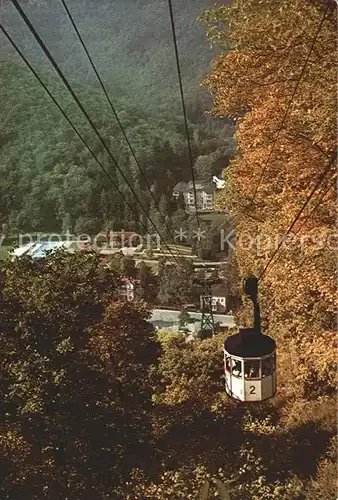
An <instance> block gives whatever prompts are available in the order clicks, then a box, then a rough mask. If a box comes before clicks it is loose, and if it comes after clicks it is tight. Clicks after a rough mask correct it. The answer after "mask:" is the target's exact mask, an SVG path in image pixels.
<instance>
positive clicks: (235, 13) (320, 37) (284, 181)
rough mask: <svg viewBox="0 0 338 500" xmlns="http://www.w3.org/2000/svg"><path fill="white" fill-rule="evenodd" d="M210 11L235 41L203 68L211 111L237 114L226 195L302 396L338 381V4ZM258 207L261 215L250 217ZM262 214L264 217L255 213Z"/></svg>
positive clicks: (288, 386) (249, 3) (286, 367)
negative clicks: (337, 253)
mask: <svg viewBox="0 0 338 500" xmlns="http://www.w3.org/2000/svg"><path fill="white" fill-rule="evenodd" d="M202 20H203V21H204V22H205V23H206V24H207V26H208V34H209V37H210V39H211V41H212V42H213V43H215V44H219V45H221V47H222V48H224V49H226V52H223V53H222V54H221V55H219V56H218V57H217V58H216V60H215V61H214V64H213V69H212V71H211V72H210V74H208V75H207V76H206V77H205V78H204V82H203V83H204V85H205V86H206V87H207V88H208V89H209V90H210V92H211V94H212V97H213V108H212V114H213V115H215V116H231V117H233V118H234V120H235V121H236V123H237V132H236V139H237V144H238V155H237V156H236V157H235V158H234V160H233V161H232V162H231V164H230V167H229V168H228V169H227V170H226V171H225V172H224V176H225V178H226V179H227V188H226V189H225V191H224V193H223V194H222V195H221V196H220V197H219V200H218V203H219V206H220V207H222V208H224V207H227V208H230V209H231V210H232V213H233V214H234V215H237V216H238V219H237V220H238V225H237V261H238V265H239V270H240V274H241V275H242V276H245V275H247V274H248V273H254V274H256V275H257V276H260V275H261V273H262V272H263V271H264V270H265V267H266V265H267V264H268V263H269V260H270V258H271V257H272V256H273V254H274V251H275V250H276V248H277V247H278V245H279V244H280V243H281V242H282V241H283V236H284V235H285V233H286V232H287V230H288V228H289V227H290V224H291V223H292V222H293V220H294V218H295V217H296V215H297V213H298V212H299V211H300V209H301V208H302V206H303V205H304V202H305V201H306V199H307V197H308V196H309V194H310V193H311V190H312V189H313V188H314V186H315V185H316V183H317V182H318V179H319V178H320V177H321V176H322V175H323V173H324V172H325V171H326V169H327V173H326V175H325V176H324V177H323V181H322V183H321V184H320V186H319V187H318V189H317V190H316V191H315V193H314V195H313V197H312V198H311V200H310V202H309V203H308V204H307V206H306V209H305V210H304V211H303V212H302V215H301V217H300V219H299V220H298V222H297V223H296V224H295V226H294V227H293V229H292V231H291V232H290V234H289V235H288V239H287V241H285V242H284V243H283V244H282V246H281V248H280V251H279V252H278V255H276V258H275V259H274V260H273V261H272V262H271V265H270V266H269V268H268V269H267V270H266V272H265V273H264V276H263V277H262V281H261V291H262V311H263V315H264V321H265V323H264V324H265V327H266V328H267V329H268V331H269V333H270V334H272V335H273V336H275V337H276V338H277V340H280V343H279V359H280V362H281V370H282V372H283V376H282V377H281V379H280V384H281V385H282V386H284V388H285V390H286V391H288V393H289V394H290V393H291V394H293V392H294V387H295V385H294V384H295V381H296V384H297V392H298V394H297V395H298V396H303V397H317V395H318V394H321V395H324V394H330V393H331V392H332V391H333V390H334V389H333V388H334V387H335V370H334V363H335V355H334V352H335V348H334V331H335V283H334V279H333V276H334V272H335V271H334V270H335V264H334V263H335V258H334V247H335V244H334V241H335V239H334V231H335V228H334V223H335V211H334V203H335V192H334V181H335V176H336V174H335V162H334V161H333V160H334V159H335V154H336V112H337V109H336V90H337V79H336V68H337V51H336V4H335V2H333V1H331V0H327V1H323V2H319V1H318V2H306V1H304V0H297V1H291V0H282V1H280V2H275V1H273V0H263V1H260V2H258V1H256V0H245V1H235V2H234V4H233V5H232V6H231V7H224V6H221V7H215V8H214V9H211V10H210V11H207V12H206V13H205V14H204V15H203V17H202ZM247 214H249V215H250V216H251V217H248V216H247ZM252 216H254V217H255V218H252Z"/></svg>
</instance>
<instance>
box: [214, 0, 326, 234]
mask: <svg viewBox="0 0 338 500" xmlns="http://www.w3.org/2000/svg"><path fill="white" fill-rule="evenodd" d="M329 7H330V6H329V4H328V6H327V8H326V10H325V12H324V14H323V16H322V18H321V21H320V23H319V25H318V28H317V30H316V33H315V35H314V37H313V39H312V43H311V47H310V49H309V52H308V54H307V57H306V59H305V62H304V64H303V67H302V69H301V72H300V74H299V77H298V79H297V83H296V86H295V88H294V90H293V93H292V96H291V99H290V101H289V103H288V105H287V107H286V110H285V113H284V116H283V119H282V122H281V124H280V126H279V129H278V131H277V137H276V138H275V141H274V142H273V144H272V148H271V150H270V152H269V155H268V158H267V160H266V162H265V165H264V166H263V169H262V172H261V174H260V177H259V181H258V184H257V186H256V188H255V191H254V194H253V196H252V199H251V201H249V203H248V205H247V206H246V207H243V208H244V209H243V210H241V211H240V212H239V213H238V214H235V215H233V216H232V217H231V219H230V222H232V220H233V219H235V218H236V217H240V216H241V215H244V214H245V213H246V212H247V211H248V210H249V209H250V208H251V207H252V206H253V204H254V200H255V197H256V194H257V191H258V189H259V187H260V185H261V182H262V180H263V176H264V173H265V171H266V168H267V166H268V163H269V160H270V158H271V156H272V153H273V151H274V149H275V146H276V144H277V141H278V137H279V134H280V132H281V131H282V128H283V125H284V123H285V120H286V118H287V115H288V113H289V110H290V108H291V105H292V102H293V100H294V98H295V95H296V92H297V90H298V87H299V85H300V82H301V80H302V78H303V75H304V73H305V70H306V67H307V64H308V62H309V59H310V56H311V54H312V52H313V49H314V46H315V44H316V41H317V38H318V35H319V33H320V31H321V29H322V27H323V24H324V21H325V18H326V15H327V13H328V11H329ZM247 215H248V214H247ZM251 217H252V218H254V217H253V216H251ZM228 223H229V221H228ZM221 225H222V223H221V224H220V225H219V226H218V227H220V226H221Z"/></svg>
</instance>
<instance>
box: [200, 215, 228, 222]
mask: <svg viewBox="0 0 338 500" xmlns="http://www.w3.org/2000/svg"><path fill="white" fill-rule="evenodd" d="M199 218H200V219H201V220H204V221H205V222H222V221H223V220H225V219H226V217H225V215H224V214H199Z"/></svg>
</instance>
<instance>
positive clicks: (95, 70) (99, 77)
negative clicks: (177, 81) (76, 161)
mask: <svg viewBox="0 0 338 500" xmlns="http://www.w3.org/2000/svg"><path fill="white" fill-rule="evenodd" d="M61 3H62V5H63V6H64V8H65V11H66V12H67V16H68V18H69V20H70V22H71V24H72V26H73V29H74V31H75V33H76V34H77V37H78V39H79V41H80V43H81V45H82V47H83V50H84V51H85V53H86V55H87V57H88V60H89V62H90V64H91V67H92V69H93V71H94V73H95V75H96V78H97V79H98V81H99V83H100V86H101V88H102V90H103V93H104V95H105V97H106V99H107V101H108V104H109V106H110V109H111V111H112V113H113V115H114V117H115V118H116V121H117V123H118V125H119V127H120V129H121V132H122V134H123V137H124V139H125V140H126V142H127V144H128V147H129V149H130V152H131V154H132V157H133V158H134V161H135V163H136V165H137V168H138V170H139V172H140V174H141V175H142V177H143V180H144V182H145V184H146V186H147V189H148V191H149V193H150V195H151V197H152V199H153V202H154V205H155V207H156V208H157V211H158V213H159V214H160V216H161V219H162V221H163V223H164V225H165V227H166V229H167V231H168V234H169V236H170V238H171V239H172V241H173V242H174V241H175V238H174V236H173V234H172V232H171V229H170V227H169V226H168V224H167V221H166V219H165V217H164V215H163V214H162V212H161V210H160V207H159V205H158V203H157V201H156V198H155V196H154V194H153V192H152V190H151V187H150V185H149V182H148V180H147V177H146V175H145V173H144V172H143V169H142V168H141V165H140V163H139V161H138V160H137V158H136V154H135V151H134V149H133V147H132V145H131V144H130V141H129V139H128V137H127V134H126V132H125V130H124V127H123V125H122V123H121V121H120V118H119V116H118V114H117V112H116V109H115V107H114V105H113V103H112V100H111V98H110V97H109V94H108V91H107V88H106V86H105V84H104V83H103V80H102V78H101V76H100V74H99V72H98V70H97V68H96V66H95V64H94V61H93V58H92V57H91V55H90V53H89V50H88V49H87V47H86V44H85V42H84V40H83V38H82V36H81V34H80V32H79V30H78V28H77V26H76V23H75V21H74V18H73V16H72V14H71V13H70V11H69V8H68V6H67V4H66V1H65V0H61Z"/></svg>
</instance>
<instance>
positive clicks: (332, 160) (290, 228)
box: [259, 152, 337, 280]
mask: <svg viewBox="0 0 338 500" xmlns="http://www.w3.org/2000/svg"><path fill="white" fill-rule="evenodd" d="M336 159H337V152H335V153H334V154H333V156H332V158H331V160H330V162H329V164H328V165H327V167H326V169H325V170H324V172H323V173H322V174H321V175H320V177H319V179H318V181H317V182H316V184H315V185H314V187H313V188H312V189H311V191H310V193H309V195H308V197H307V198H306V200H305V202H304V203H303V205H302V207H301V209H300V210H299V212H298V213H297V215H296V216H295V218H294V219H293V221H292V223H291V224H290V226H289V228H288V230H287V231H286V233H285V235H284V237H283V238H282V240H281V241H280V242H279V244H278V246H277V248H276V250H275V251H274V252H273V254H272V256H271V257H270V259H269V261H268V263H267V264H266V266H265V267H264V269H263V271H262V273H261V275H260V277H259V280H261V279H262V278H263V277H264V275H265V274H266V273H267V270H268V269H269V267H270V266H271V265H272V262H273V260H274V259H275V257H276V256H277V254H278V252H279V250H280V248H281V246H282V245H283V243H284V241H285V238H286V237H287V236H288V235H289V234H290V232H291V231H292V229H293V228H294V226H295V225H296V223H297V222H298V220H299V219H300V217H301V215H302V213H303V212H304V210H305V208H306V207H307V205H308V204H309V202H310V201H311V199H312V198H313V196H314V194H315V192H316V191H317V189H318V188H319V187H320V185H321V184H322V182H323V181H324V179H325V177H326V176H327V174H328V173H329V172H330V170H331V167H332V165H333V163H334V162H335V160H336ZM318 206H319V203H318V204H317V205H316V206H315V209H317V208H318ZM315 209H314V210H315ZM314 210H312V211H311V212H310V214H309V216H310V215H311V214H312V213H313V212H314ZM309 216H308V217H307V218H306V219H308V218H309ZM304 222H305V221H304ZM304 222H303V224H304ZM303 224H302V226H303ZM302 226H301V227H302ZM301 227H300V228H299V229H298V231H297V233H298V232H299V231H300V229H301ZM297 233H296V234H297Z"/></svg>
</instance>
